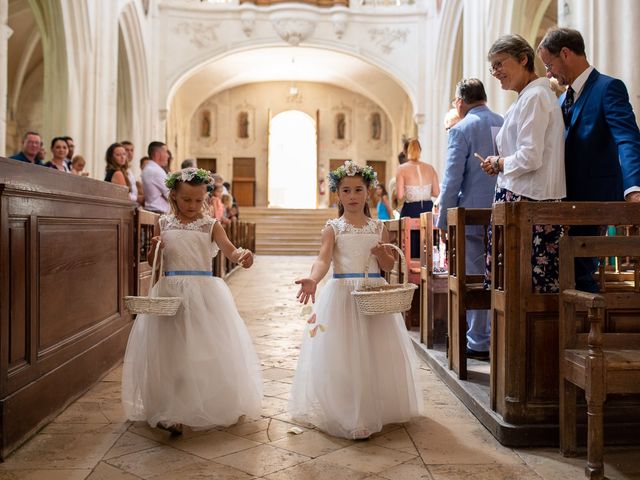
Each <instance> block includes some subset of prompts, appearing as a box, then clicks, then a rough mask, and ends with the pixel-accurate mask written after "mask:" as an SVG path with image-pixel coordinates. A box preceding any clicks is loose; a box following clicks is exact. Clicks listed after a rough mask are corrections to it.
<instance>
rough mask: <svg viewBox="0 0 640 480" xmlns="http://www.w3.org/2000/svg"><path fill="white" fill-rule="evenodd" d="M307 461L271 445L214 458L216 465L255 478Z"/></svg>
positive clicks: (305, 458) (300, 456)
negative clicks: (219, 464) (227, 467)
mask: <svg viewBox="0 0 640 480" xmlns="http://www.w3.org/2000/svg"><path fill="white" fill-rule="evenodd" d="M307 460H309V457H305V456H303V455H299V454H297V453H293V452H289V451H287V450H282V449H280V448H275V447H273V446H271V445H260V446H258V447H254V448H251V449H249V450H243V451H242V452H238V453H234V454H231V455H227V456H225V457H220V458H216V462H218V463H222V464H224V465H229V466H230V467H233V468H237V469H238V470H242V471H243V472H247V473H249V474H251V475H255V476H256V477H262V476H264V475H268V474H270V473H274V472H277V471H279V470H284V469H285V468H287V467H291V466H293V465H297V464H298V463H302V462H306V461H307Z"/></svg>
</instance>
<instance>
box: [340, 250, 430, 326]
mask: <svg viewBox="0 0 640 480" xmlns="http://www.w3.org/2000/svg"><path fill="white" fill-rule="evenodd" d="M383 245H384V246H386V247H393V248H395V249H396V250H397V251H398V253H400V269H401V270H402V265H404V266H405V269H406V268H407V263H406V260H405V258H404V253H402V250H400V249H399V248H398V247H396V246H395V245H392V244H390V243H383ZM370 260H371V256H369V259H368V260H367V264H366V266H365V269H364V282H362V285H361V286H360V287H359V288H358V289H356V290H354V291H353V292H351V295H353V298H355V300H356V305H358V310H359V311H360V313H361V314H362V315H380V314H385V313H402V312H404V311H406V310H409V309H410V308H411V300H413V292H414V290H415V289H416V288H418V286H417V285H414V284H413V283H408V282H407V281H406V278H407V277H408V275H406V276H405V282H404V283H402V284H396V285H379V286H377V287H374V286H369V285H368V282H369V261H370Z"/></svg>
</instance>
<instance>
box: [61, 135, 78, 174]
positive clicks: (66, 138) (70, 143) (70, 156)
mask: <svg viewBox="0 0 640 480" xmlns="http://www.w3.org/2000/svg"><path fill="white" fill-rule="evenodd" d="M62 139H63V140H64V141H65V142H67V147H69V153H68V154H67V159H66V160H65V162H66V163H67V167H69V170H71V161H72V160H73V156H74V154H75V151H76V144H75V142H74V141H73V138H71V137H70V136H68V135H65V136H64V137H62Z"/></svg>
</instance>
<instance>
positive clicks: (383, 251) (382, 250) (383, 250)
mask: <svg viewBox="0 0 640 480" xmlns="http://www.w3.org/2000/svg"><path fill="white" fill-rule="evenodd" d="M371 254H372V255H375V256H376V258H380V257H381V256H383V255H390V253H389V249H388V248H387V247H385V246H383V245H382V243H381V242H378V244H377V245H376V246H375V247H373V248H372V249H371Z"/></svg>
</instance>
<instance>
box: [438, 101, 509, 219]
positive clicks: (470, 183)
mask: <svg viewBox="0 0 640 480" xmlns="http://www.w3.org/2000/svg"><path fill="white" fill-rule="evenodd" d="M502 122H503V120H502V117H501V116H500V115H498V114H497V113H493V112H492V111H491V110H489V108H488V107H486V106H484V105H483V106H479V107H474V108H472V109H471V110H469V111H468V112H467V114H466V115H465V116H464V118H463V119H462V120H460V122H458V123H457V124H456V125H455V126H454V127H453V128H451V129H450V130H449V142H448V145H447V162H446V166H445V171H444V176H443V178H442V184H441V186H440V215H439V216H438V221H437V223H436V225H437V226H438V228H442V229H445V228H447V209H448V208H455V207H469V208H487V207H490V206H491V204H492V203H493V197H494V194H495V187H496V177H492V176H490V175H487V174H486V173H484V171H482V168H480V161H479V160H478V159H477V158H476V157H474V156H473V154H474V153H476V152H477V153H479V154H480V155H482V156H483V157H487V156H489V155H495V152H494V146H493V138H492V136H491V127H501V126H502Z"/></svg>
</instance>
